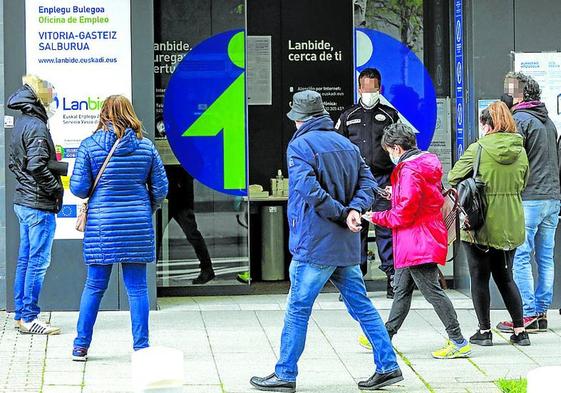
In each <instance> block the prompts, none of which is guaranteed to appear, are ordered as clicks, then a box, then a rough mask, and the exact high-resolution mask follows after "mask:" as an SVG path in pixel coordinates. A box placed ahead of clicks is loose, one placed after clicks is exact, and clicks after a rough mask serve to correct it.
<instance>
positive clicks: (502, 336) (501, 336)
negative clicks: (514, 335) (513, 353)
mask: <svg viewBox="0 0 561 393" xmlns="http://www.w3.org/2000/svg"><path fill="white" fill-rule="evenodd" d="M493 331H494V332H495V333H496V334H497V335H498V336H499V337H500V338H502V339H503V340H505V341H506V342H507V343H509V344H510V345H512V346H513V347H514V348H516V350H517V351H519V352H520V353H521V354H523V355H524V356H526V357H527V358H528V359H530V360H531V361H532V362H534V363H535V364H536V365H537V366H541V365H540V364H539V363H538V362H537V361H535V360H534V358H532V357H531V356H530V355H528V354H527V353H526V352H524V351H523V350H522V349H521V348H520V347H519V346H518V345H514V344H513V343H511V342H510V339H507V338H506V337H505V336H504V335H503V332H501V331H500V330H499V329H495V328H493Z"/></svg>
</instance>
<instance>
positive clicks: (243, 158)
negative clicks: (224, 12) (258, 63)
mask: <svg viewBox="0 0 561 393" xmlns="http://www.w3.org/2000/svg"><path fill="white" fill-rule="evenodd" d="M244 39H245V38H244V33H243V30H231V31H227V32H224V33H221V34H218V35H216V36H213V37H210V38H209V39H207V40H205V41H203V42H201V43H200V44H199V45H197V46H196V47H194V48H193V49H192V50H191V52H189V53H188V54H187V56H186V57H185V58H184V59H183V60H182V61H181V63H179V65H178V66H177V68H176V69H175V71H174V73H173V75H172V77H171V79H170V82H169V84H168V87H167V89H166V93H165V97H164V124H165V128H166V134H167V136H168V139H169V142H170V146H171V148H172V150H173V152H174V154H175V156H176V157H177V159H178V161H179V162H180V163H181V165H182V166H183V167H184V168H185V169H186V170H187V171H188V172H189V173H190V174H191V176H193V177H194V178H196V179H197V180H199V181H200V182H201V183H203V184H204V185H206V186H208V187H210V188H212V189H214V190H216V191H220V192H223V193H227V194H231V195H237V196H243V195H247V149H246V121H245V73H244V67H245V64H244V61H245V52H244Z"/></svg>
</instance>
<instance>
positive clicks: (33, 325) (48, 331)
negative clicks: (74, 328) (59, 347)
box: [19, 319, 60, 336]
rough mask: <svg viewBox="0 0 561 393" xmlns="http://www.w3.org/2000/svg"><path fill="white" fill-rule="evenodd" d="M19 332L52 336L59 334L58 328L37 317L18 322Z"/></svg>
mask: <svg viewBox="0 0 561 393" xmlns="http://www.w3.org/2000/svg"><path fill="white" fill-rule="evenodd" d="M19 332H20V333H23V334H41V335H48V336H52V335H55V334H60V328H57V327H54V326H51V325H48V324H46V323H45V322H42V321H40V320H39V319H34V320H33V321H31V322H24V321H21V322H20V327H19Z"/></svg>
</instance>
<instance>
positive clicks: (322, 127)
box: [291, 115, 335, 140]
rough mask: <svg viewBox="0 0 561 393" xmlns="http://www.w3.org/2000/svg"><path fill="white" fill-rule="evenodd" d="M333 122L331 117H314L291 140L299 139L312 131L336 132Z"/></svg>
mask: <svg viewBox="0 0 561 393" xmlns="http://www.w3.org/2000/svg"><path fill="white" fill-rule="evenodd" d="M334 130H335V128H334V125H333V120H331V118H330V117H329V115H323V116H317V117H312V118H311V119H310V120H308V121H306V122H305V123H304V124H302V126H300V128H299V129H298V130H296V132H295V133H294V136H293V137H292V139H291V140H294V139H296V138H298V137H299V136H301V135H304V134H306V133H308V132H310V131H334Z"/></svg>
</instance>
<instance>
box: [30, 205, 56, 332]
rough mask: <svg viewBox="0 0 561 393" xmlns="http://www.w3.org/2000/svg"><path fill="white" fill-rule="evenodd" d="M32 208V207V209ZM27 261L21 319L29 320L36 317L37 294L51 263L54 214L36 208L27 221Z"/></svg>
mask: <svg viewBox="0 0 561 393" xmlns="http://www.w3.org/2000/svg"><path fill="white" fill-rule="evenodd" d="M32 210H34V209H32ZM28 225H29V226H28V228H29V232H28V233H29V263H28V266H27V271H26V274H25V287H24V296H23V310H22V320H23V321H24V322H31V321H33V320H35V319H36V318H37V316H38V315H39V313H40V311H41V309H40V308H39V304H38V302H39V295H40V293H41V288H42V287H43V281H44V280H45V274H46V273H47V268H48V267H49V265H50V263H51V249H52V246H53V240H54V236H55V228H56V220H55V214H54V213H52V212H47V211H43V210H36V212H35V219H34V220H33V221H30V222H29V223H28Z"/></svg>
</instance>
